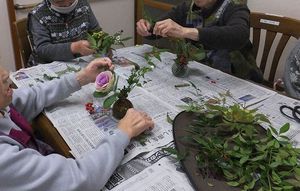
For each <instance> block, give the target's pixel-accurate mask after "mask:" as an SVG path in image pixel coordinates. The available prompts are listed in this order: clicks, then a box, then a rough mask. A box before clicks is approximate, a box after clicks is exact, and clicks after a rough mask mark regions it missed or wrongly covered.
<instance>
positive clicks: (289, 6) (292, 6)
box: [248, 0, 300, 79]
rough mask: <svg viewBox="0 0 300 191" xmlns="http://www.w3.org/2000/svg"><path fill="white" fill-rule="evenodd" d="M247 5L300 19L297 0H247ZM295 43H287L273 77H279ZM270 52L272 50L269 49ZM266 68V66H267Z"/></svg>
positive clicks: (258, 9) (299, 3)
mask: <svg viewBox="0 0 300 191" xmlns="http://www.w3.org/2000/svg"><path fill="white" fill-rule="evenodd" d="M248 7H249V9H250V10H251V11H256V12H263V13H271V14H277V15H284V16H286V17H291V18H295V19H299V20H300V1H299V0H284V1H282V0H248ZM294 45H295V40H294V41H291V42H289V43H288V45H287V48H286V49H285V50H284V52H283V56H282V58H281V59H280V61H279V63H280V65H279V67H278V70H277V73H276V76H275V79H277V78H280V77H281V75H282V72H283V70H284V64H285V61H286V58H287V56H288V54H289V52H290V51H291V49H292V48H293V47H294ZM271 52H274V50H272V49H271ZM267 69H268V68H267Z"/></svg>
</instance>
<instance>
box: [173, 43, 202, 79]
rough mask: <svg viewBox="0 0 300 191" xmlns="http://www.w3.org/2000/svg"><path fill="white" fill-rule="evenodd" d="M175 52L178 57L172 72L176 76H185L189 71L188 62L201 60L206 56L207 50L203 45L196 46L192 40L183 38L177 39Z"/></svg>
mask: <svg viewBox="0 0 300 191" xmlns="http://www.w3.org/2000/svg"><path fill="white" fill-rule="evenodd" d="M175 45H176V48H175V53H176V55H177V58H176V59H175V63H174V64H173V66H172V73H173V75H174V76H176V77H184V76H186V75H187V73H188V66H187V65H188V62H189V61H190V60H196V61H200V60H202V59H204V58H205V56H206V55H205V52H204V49H203V48H202V47H199V48H198V47H197V48H196V47H195V46H193V45H192V44H191V43H190V42H186V41H185V40H183V39H176V41H175Z"/></svg>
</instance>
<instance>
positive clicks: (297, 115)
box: [279, 105, 300, 123]
mask: <svg viewBox="0 0 300 191" xmlns="http://www.w3.org/2000/svg"><path fill="white" fill-rule="evenodd" d="M279 110H280V113H281V114H282V115H284V116H286V117H288V118H289V119H293V120H295V121H296V122H298V123H300V106H295V107H290V106H287V105H282V106H280V108H279ZM286 110H289V111H290V112H292V115H289V114H287V113H286V112H285V111H286Z"/></svg>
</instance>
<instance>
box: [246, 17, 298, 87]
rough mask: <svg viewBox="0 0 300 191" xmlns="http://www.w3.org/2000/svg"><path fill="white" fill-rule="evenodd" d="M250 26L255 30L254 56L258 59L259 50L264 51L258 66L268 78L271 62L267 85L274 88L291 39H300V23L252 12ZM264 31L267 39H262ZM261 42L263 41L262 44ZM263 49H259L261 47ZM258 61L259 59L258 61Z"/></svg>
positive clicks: (253, 40) (286, 18) (266, 80)
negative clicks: (282, 57)
mask: <svg viewBox="0 0 300 191" xmlns="http://www.w3.org/2000/svg"><path fill="white" fill-rule="evenodd" d="M250 26H251V28H252V29H253V39H252V43H253V46H254V54H255V57H256V58H257V56H258V50H259V49H260V50H263V51H262V56H261V61H260V62H259V61H257V62H258V63H257V64H258V66H259V67H260V69H261V71H262V72H263V73H264V76H265V77H266V74H268V73H267V71H266V65H267V61H268V60H269V61H270V62H268V63H271V65H270V70H269V75H267V77H266V79H265V85H268V86H269V87H272V86H273V83H274V80H275V74H276V71H277V68H278V63H279V60H280V58H281V56H282V52H283V51H284V49H285V47H286V45H287V43H288V41H289V40H290V39H291V38H295V39H298V38H299V37H300V21H299V20H296V19H292V18H288V17H283V16H278V15H270V14H264V13H257V12H252V13H251V14H250ZM262 31H266V33H265V34H266V36H265V38H262V37H261V36H262V34H263V32H262ZM279 36H281V37H280V38H279V41H278V44H277V43H276V42H277V41H276V40H274V39H275V37H277V38H278V37H279ZM277 38H276V39H277ZM260 41H263V43H261V42H260ZM260 45H261V46H262V47H259V46H260ZM272 47H275V53H274V54H270V50H271V48H272ZM256 60H257V59H256Z"/></svg>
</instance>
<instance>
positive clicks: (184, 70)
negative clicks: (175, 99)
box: [172, 62, 188, 78]
mask: <svg viewBox="0 0 300 191" xmlns="http://www.w3.org/2000/svg"><path fill="white" fill-rule="evenodd" d="M172 73H173V75H174V76H176V77H181V78H182V77H185V76H186V75H187V74H188V66H187V64H180V63H176V62H175V63H174V64H173V66H172Z"/></svg>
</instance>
